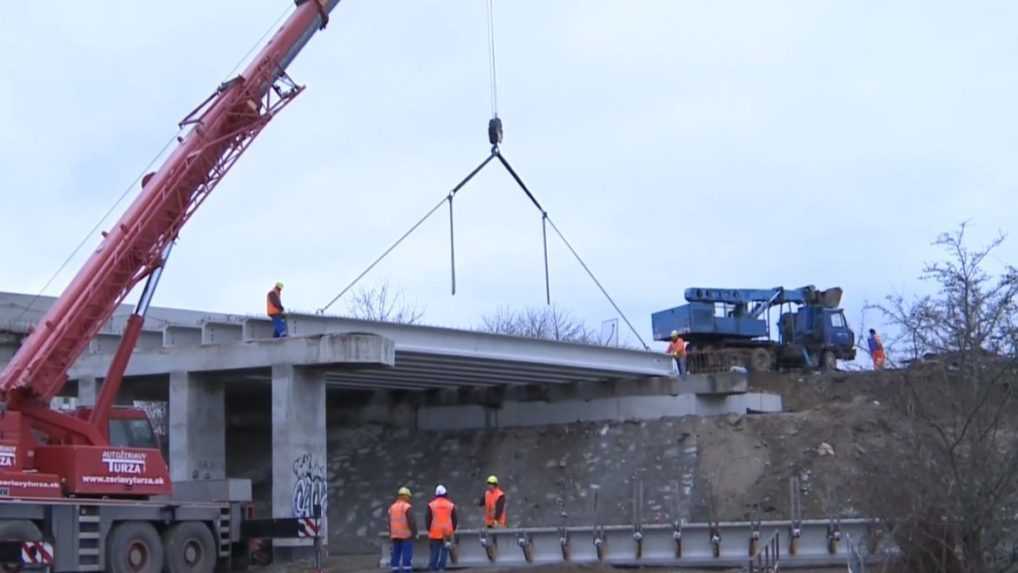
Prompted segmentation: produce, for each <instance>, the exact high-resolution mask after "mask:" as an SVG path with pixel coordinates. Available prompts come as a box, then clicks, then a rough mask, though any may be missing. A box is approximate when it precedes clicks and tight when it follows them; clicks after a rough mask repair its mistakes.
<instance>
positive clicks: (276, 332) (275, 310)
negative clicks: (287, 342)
mask: <svg viewBox="0 0 1018 573" xmlns="http://www.w3.org/2000/svg"><path fill="white" fill-rule="evenodd" d="M282 293H283V283H276V286H274V287H272V290H270V291H269V294H268V295H266V297H265V313H266V314H268V315H269V318H271V319H272V338H283V337H285V336H286V319H285V318H283V311H284V310H286V309H284V308H283V300H282V298H281V297H280V295H281V294H282Z"/></svg>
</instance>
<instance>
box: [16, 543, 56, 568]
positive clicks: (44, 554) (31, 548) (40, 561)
mask: <svg viewBox="0 0 1018 573" xmlns="http://www.w3.org/2000/svg"><path fill="white" fill-rule="evenodd" d="M21 562H22V563H25V564H27V565H50V564H52V563H53V545H51V544H50V543H47V542H45V541H25V542H24V543H22V544H21Z"/></svg>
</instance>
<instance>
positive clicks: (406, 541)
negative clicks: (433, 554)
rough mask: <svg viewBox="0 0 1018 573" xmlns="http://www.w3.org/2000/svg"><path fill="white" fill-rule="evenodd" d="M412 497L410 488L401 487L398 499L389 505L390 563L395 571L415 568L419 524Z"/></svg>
mask: <svg viewBox="0 0 1018 573" xmlns="http://www.w3.org/2000/svg"><path fill="white" fill-rule="evenodd" d="M410 497H411V493H410V488H407V487H401V488H399V492H398V493H397V495H396V501H394V502H392V505H390V506H389V539H390V540H391V541H392V558H391V559H390V560H389V565H390V566H391V567H392V571H393V573H410V571H411V570H413V560H414V538H415V537H417V524H416V523H415V522H414V513H413V506H412V505H410Z"/></svg>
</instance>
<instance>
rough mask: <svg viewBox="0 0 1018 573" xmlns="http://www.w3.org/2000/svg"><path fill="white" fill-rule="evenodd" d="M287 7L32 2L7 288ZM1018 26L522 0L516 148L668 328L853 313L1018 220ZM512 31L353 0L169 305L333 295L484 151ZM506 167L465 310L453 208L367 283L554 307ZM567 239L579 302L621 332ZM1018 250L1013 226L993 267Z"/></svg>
mask: <svg viewBox="0 0 1018 573" xmlns="http://www.w3.org/2000/svg"><path fill="white" fill-rule="evenodd" d="M291 4H292V3H291V2H289V1H288V0H216V1H214V2H210V1H208V0H204V1H199V0H177V1H175V2H139V1H138V0H122V1H114V0H103V1H100V2H60V3H59V5H54V4H53V3H47V2H8V3H6V5H5V6H4V8H3V12H4V14H3V18H0V50H2V51H3V53H4V54H5V56H4V57H3V58H0V74H2V75H3V78H4V80H3V82H2V84H0V125H2V129H0V181H2V193H3V195H2V197H3V201H2V207H0V208H2V209H3V214H4V217H3V221H4V224H3V225H2V226H0V244H2V245H3V246H4V252H5V256H4V258H3V263H2V264H0V290H6V291H16V292H35V291H38V290H39V289H40V288H41V287H42V285H43V284H44V283H45V282H46V279H47V278H48V277H49V275H50V274H51V273H52V272H53V271H54V270H55V269H56V268H57V267H58V266H59V265H60V263H61V262H62V261H63V260H64V258H65V257H66V256H67V255H68V253H69V252H70V251H71V250H72V249H73V247H74V246H75V245H76V244H77V243H78V241H79V240H80V239H81V238H82V237H83V236H84V235H85V233H86V232H87V231H88V230H89V229H90V228H91V227H92V226H93V225H94V224H95V223H96V221H97V220H98V219H99V218H100V217H101V216H102V214H103V213H104V212H105V211H106V210H107V209H108V208H109V207H110V205H111V204H112V203H113V202H114V201H115V200H116V198H117V197H118V196H119V195H120V194H121V193H122V192H123V190H124V189H125V188H126V187H127V185H128V184H129V183H130V182H131V181H132V180H134V178H135V177H136V176H137V175H138V174H139V173H141V172H142V170H143V169H144V168H145V165H146V164H147V163H148V162H149V160H150V159H151V158H152V157H153V155H155V154H156V152H157V151H158V150H159V149H160V148H161V147H162V146H163V145H164V144H165V143H166V141H167V140H168V139H169V138H171V137H172V136H173V135H174V134H175V133H176V129H175V126H176V123H177V121H179V120H180V119H181V118H182V117H183V116H184V115H185V114H186V113H187V112H188V111H190V110H191V109H192V108H193V107H194V106H195V105H196V104H197V103H199V102H200V101H201V100H203V99H204V98H205V97H206V96H207V95H208V94H209V93H210V92H211V91H212V90H213V89H214V88H215V87H216V85H218V83H219V82H220V81H222V80H224V79H226V78H227V77H229V76H230V75H231V73H232V70H233V69H234V66H235V65H236V64H237V62H238V60H240V59H241V58H242V56H243V55H244V54H245V53H247V51H248V49H249V48H251V47H252V46H253V45H254V44H255V42H256V40H257V39H258V38H259V37H260V36H261V35H262V34H263V33H264V32H265V31H266V30H267V29H268V28H269V27H270V25H271V24H272V23H273V22H275V21H276V20H277V18H278V17H279V16H280V15H281V14H282V13H283V12H284V10H286V9H287V7H288V6H290V5H291ZM1015 22H1018V4H1016V3H1014V2H1007V1H1002V2H979V3H958V2H931V1H922V2H919V1H901V2H885V1H851V2H848V1H843V2H822V1H816V0H804V1H801V2H706V1H700V2H685V1H677V0H660V1H650V0H632V1H627V2H618V1H614V2H608V1H593V0H583V1H580V0H574V1H568V2H567V1H557V0H553V1H548V0H540V1H539V0H513V1H511V2H510V1H497V2H496V27H497V43H498V69H499V108H500V110H499V111H500V115H501V116H502V117H503V119H504V121H505V141H504V143H503V146H502V149H503V151H504V153H505V154H506V156H507V157H508V158H509V160H510V161H512V162H513V164H514V165H515V167H516V168H517V170H518V171H519V172H520V174H521V175H522V176H523V178H524V179H525V180H526V181H527V182H528V184H529V185H530V187H531V188H532V189H533V190H534V192H535V194H536V195H537V197H538V199H540V200H541V201H542V203H543V204H544V206H545V208H546V209H547V210H548V212H549V213H550V214H551V216H552V217H553V218H554V220H555V221H556V222H557V223H558V225H559V227H560V228H561V229H562V230H563V231H564V232H565V233H566V236H567V237H568V238H569V239H570V241H571V242H572V243H573V245H574V246H575V247H576V248H577V249H578V250H579V251H580V253H581V254H582V255H583V256H584V257H585V258H586V260H587V262H588V263H589V264H590V265H591V266H592V268H593V269H594V270H595V272H596V273H597V274H598V275H599V277H600V278H601V280H602V282H603V283H604V285H605V286H606V287H607V288H608V289H609V291H610V292H611V293H612V294H613V295H614V296H615V297H616V298H617V300H618V302H619V304H620V305H621V307H622V308H623V309H624V310H625V311H626V312H627V313H628V314H629V316H630V317H631V319H632V320H633V321H634V323H635V324H636V326H637V327H638V329H639V330H640V331H641V334H642V335H643V336H644V337H649V334H650V314H651V312H653V311H656V310H661V309H664V308H668V307H671V306H675V305H678V304H681V303H682V302H683V300H682V292H683V290H684V289H685V288H686V287H689V286H717V287H771V286H777V285H784V286H789V287H795V286H801V285H803V284H816V285H817V286H819V287H829V286H835V285H839V286H841V287H843V288H844V289H845V299H844V303H845V306H846V310H847V312H848V313H849V320H850V322H851V323H852V324H853V326H855V325H857V324H858V321H859V315H860V309H861V308H862V306H863V304H864V303H865V302H866V301H870V302H874V301H878V300H879V299H881V298H882V297H883V296H884V295H886V294H887V293H890V292H904V293H911V292H916V291H917V290H918V289H920V288H921V287H920V285H919V283H918V282H917V280H916V279H917V275H918V273H919V270H920V268H921V265H922V263H923V261H924V260H930V259H932V258H935V257H936V256H937V255H938V253H937V251H936V250H934V249H933V248H931V247H930V242H931V241H932V240H933V239H934V238H935V236H936V235H937V234H938V233H939V232H941V231H944V230H950V229H952V228H954V227H955V226H956V225H957V224H959V223H960V222H962V221H970V222H971V225H972V228H971V233H970V234H971V237H972V239H973V241H974V242H975V243H983V242H985V241H987V240H988V239H989V238H991V237H992V236H993V235H994V234H996V233H997V232H999V231H1004V232H1008V231H1011V232H1014V230H1015V227H1016V222H1018V215H1016V214H1015V203H1016V197H1018V194H1016V192H1018V161H1016V149H1018V114H1016V113H1015V102H1018V79H1016V74H1015V61H1016V60H1018V34H1016V33H1015ZM486 46H487V31H486V7H485V2H483V1H482V0H414V1H395V0H372V1H368V0H344V1H343V2H342V3H341V4H340V5H339V7H338V8H337V9H336V11H335V12H334V14H333V18H332V23H331V25H330V26H329V27H328V29H327V30H325V32H324V33H321V34H319V35H318V36H317V37H316V38H314V39H313V40H312V42H311V43H310V44H309V45H308V46H307V48H306V49H305V50H304V53H302V54H301V55H300V56H299V57H298V58H297V60H296V61H295V62H294V64H293V65H292V66H291V68H290V74H291V76H292V77H294V78H295V79H296V80H297V81H298V82H300V83H302V84H306V85H307V86H308V89H307V91H306V92H305V93H304V94H303V95H301V96H300V97H299V98H298V99H297V100H296V102H295V103H294V104H293V105H292V106H291V107H290V108H289V109H288V110H286V111H285V112H284V113H283V114H281V115H280V116H279V117H278V118H277V119H276V120H275V121H274V122H273V123H272V124H271V125H270V126H269V128H268V129H267V130H266V131H265V132H264V133H263V134H262V135H261V136H260V138H259V139H258V140H257V141H256V143H255V144H254V145H253V147H252V148H251V150H250V151H249V152H248V153H247V155H245V156H244V157H243V158H242V159H241V161H240V163H239V164H238V165H237V166H236V168H235V169H234V170H233V172H232V173H231V174H230V175H229V176H228V177H227V179H226V180H225V181H224V183H223V184H222V185H220V186H219V187H218V188H217V190H216V192H215V194H214V195H213V196H212V197H211V198H210V199H209V201H208V202H207V203H206V204H205V205H204V206H203V207H202V210H201V211H199V213H198V214H197V215H196V217H195V218H194V219H193V220H192V222H191V223H190V224H189V225H188V226H187V227H186V228H185V229H184V231H183V233H182V235H181V240H180V242H179V244H178V248H177V249H176V250H175V252H174V255H173V259H172V260H171V262H170V265H169V267H168V270H167V273H166V274H165V277H164V280H163V283H162V288H161V290H160V292H159V293H158V294H157V297H156V304H158V305H160V306H178V307H187V308H195V309H207V310H216V311H224V312H235V313H261V312H263V310H264V295H265V292H266V291H267V290H268V288H269V287H270V286H271V285H272V283H273V282H275V281H276V280H282V281H284V282H285V283H286V290H285V292H284V302H285V303H287V305H288V306H290V307H294V308H299V309H305V310H313V309H316V308H318V307H320V306H322V305H323V304H324V303H325V302H327V301H328V300H329V299H330V298H332V296H333V295H334V294H336V292H338V291H339V289H340V288H342V286H343V285H345V284H346V283H347V282H349V281H350V280H351V279H352V278H353V277H354V276H356V275H357V274H358V273H359V272H360V271H361V270H362V269H363V268H364V267H365V266H366V265H367V264H368V263H369V262H370V261H371V260H372V259H373V258H374V257H375V256H377V255H378V254H379V253H380V252H381V251H382V250H383V249H384V248H385V247H386V246H387V245H388V244H389V243H390V242H391V241H392V240H394V239H395V238H396V237H398V236H399V235H400V234H402V233H403V232H404V231H405V230H406V229H407V228H408V227H409V226H410V225H411V224H412V223H413V222H414V221H416V220H417V218H418V217H420V216H421V215H422V214H423V213H424V212H425V211H426V210H427V209H429V208H430V207H431V206H432V205H433V204H435V203H436V202H437V201H438V200H439V199H440V198H441V197H443V196H444V195H445V193H447V191H448V189H449V188H450V187H451V186H452V185H453V184H454V183H455V182H456V181H457V180H458V179H459V178H461V177H462V176H463V175H464V174H465V173H466V172H467V171H469V169H471V168H472V167H473V166H474V165H475V164H476V163H478V162H479V161H480V160H481V159H483V157H484V156H485V155H486V153H487V152H488V144H487V138H486V133H485V131H486V125H487V120H488V117H489V115H490V109H489V93H488V57H487V52H486ZM493 167H494V166H492V168H489V170H488V171H487V172H485V173H483V174H482V175H481V176H479V177H478V178H477V179H476V180H475V182H474V183H472V184H471V185H470V186H469V187H468V188H467V189H466V190H465V191H464V192H463V193H461V194H460V196H459V197H458V199H457V200H456V240H457V244H456V254H457V264H458V266H457V278H458V293H457V295H456V296H455V297H452V296H450V295H449V244H448V233H449V229H448V218H447V217H448V216H447V214H446V213H445V212H442V213H439V214H437V215H436V216H435V217H434V218H433V219H431V220H430V221H429V222H428V223H427V224H426V225H425V226H423V227H422V228H421V229H419V231H418V232H417V234H416V235H414V236H413V237H412V238H411V239H410V240H409V241H408V242H407V243H406V244H404V246H403V247H401V248H400V249H399V250H397V251H396V252H395V253H394V254H393V255H392V256H390V257H389V258H388V259H387V260H386V261H385V262H383V263H382V264H381V265H379V267H377V268H376V269H375V271H374V272H373V273H372V274H370V275H369V276H368V277H367V279H366V282H365V283H364V284H366V285H368V286H370V285H377V284H381V283H383V282H386V281H388V282H389V283H390V284H391V285H392V286H393V287H396V288H400V289H403V290H404V291H405V293H406V295H407V297H408V298H409V299H410V300H412V301H414V302H416V303H417V304H418V305H420V306H422V307H424V308H425V309H426V315H425V320H426V321H427V322H429V323H434V324H443V325H451V326H472V325H476V324H477V323H478V322H479V318H480V316H482V315H483V314H486V313H490V312H492V311H493V310H495V309H496V308H497V307H498V306H500V305H509V306H513V307H522V306H527V305H540V304H543V301H544V275H543V267H542V255H541V226H540V216H539V214H538V213H537V212H536V211H535V210H534V209H533V207H532V206H531V205H530V204H529V202H528V201H527V199H526V198H525V197H524V196H523V195H522V194H521V193H520V192H519V191H518V190H517V189H516V188H515V187H514V186H513V184H512V183H511V180H510V179H509V178H508V176H507V175H506V174H505V173H504V172H501V171H500V170H498V169H494V168H493ZM133 193H134V192H132V195H131V196H132V197H133V196H134V194H133ZM126 204H127V203H126V202H125V203H124V206H126ZM118 213H119V212H118ZM111 224H112V219H111V220H110V221H109V222H107V224H106V225H105V227H104V228H106V227H109V226H110V225H111ZM550 240H551V243H550V257H551V289H552V297H553V300H554V301H555V302H556V303H558V304H560V305H561V306H562V307H564V308H567V309H569V310H571V311H573V312H574V313H576V314H577V315H579V316H582V317H583V318H584V319H586V320H587V321H589V323H590V324H591V325H592V326H596V325H599V324H600V322H601V321H602V320H604V319H608V318H612V317H613V316H614V313H613V311H612V309H611V307H610V306H609V305H608V304H607V303H606V302H605V301H604V300H603V298H602V297H601V295H600V294H599V292H598V291H597V289H596V287H595V286H594V285H593V284H592V283H591V282H590V281H589V280H588V279H587V278H586V276H585V275H584V273H583V271H582V269H580V267H579V266H578V265H577V264H576V263H575V262H574V261H573V260H572V259H571V258H570V255H569V254H568V251H567V250H566V249H565V248H564V246H563V245H561V244H560V243H559V242H558V241H557V239H550ZM97 243H98V236H95V237H92V239H91V240H90V242H89V247H90V248H92V247H94V245H95V244H97ZM89 251H90V249H85V250H84V251H83V253H82V254H81V255H79V257H78V258H77V259H75V260H74V262H73V263H72V264H71V265H70V268H69V269H68V270H67V271H65V272H64V273H63V274H61V275H60V277H59V278H58V280H57V281H56V282H55V283H54V285H53V286H52V287H51V288H50V289H49V290H48V291H47V294H54V295H55V294H59V292H60V291H61V289H62V288H63V287H64V286H65V285H66V284H67V283H68V282H69V281H70V279H71V277H72V276H73V273H74V272H76V269H77V268H78V267H79V266H80V265H81V264H82V263H83V262H84V258H85V256H86V255H87V253H88V252H89ZM1016 261H1018V237H1012V238H1011V239H1010V240H1009V241H1008V242H1007V243H1005V246H1004V247H1003V248H1002V249H1000V250H999V251H998V252H997V256H996V257H995V259H993V260H992V261H991V264H993V265H997V266H999V265H1002V264H1003V263H1005V262H1006V263H1011V264H1013V263H1015V262H1016ZM344 308H345V303H344V302H343V301H341V302H340V303H338V307H337V308H336V310H340V311H342V310H343V309H344ZM870 318H871V319H872V320H873V321H875V322H876V323H877V324H879V321H877V320H876V319H877V317H875V316H872V317H870ZM630 340H632V338H630Z"/></svg>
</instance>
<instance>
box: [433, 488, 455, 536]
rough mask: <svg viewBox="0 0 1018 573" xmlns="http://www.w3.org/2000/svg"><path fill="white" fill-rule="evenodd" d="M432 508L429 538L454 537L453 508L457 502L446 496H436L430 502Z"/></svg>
mask: <svg viewBox="0 0 1018 573" xmlns="http://www.w3.org/2000/svg"><path fill="white" fill-rule="evenodd" d="M428 507H429V508H431V529H429V530H428V539H434V540H442V539H449V538H451V537H452V532H453V527H452V510H454V509H456V504H454V503H453V502H451V501H449V500H448V499H446V498H444V497H436V498H435V499H433V500H431V503H429V504H428Z"/></svg>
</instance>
